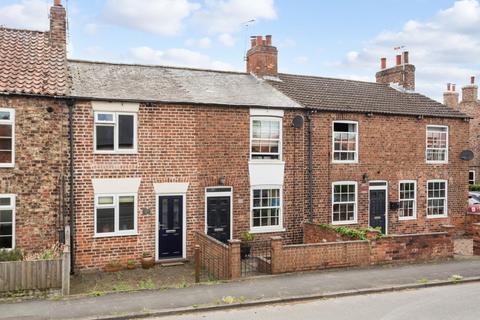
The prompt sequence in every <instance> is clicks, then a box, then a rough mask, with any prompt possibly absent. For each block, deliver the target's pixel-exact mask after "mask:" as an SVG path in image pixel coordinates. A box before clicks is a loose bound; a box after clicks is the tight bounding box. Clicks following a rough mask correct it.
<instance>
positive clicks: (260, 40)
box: [257, 36, 263, 46]
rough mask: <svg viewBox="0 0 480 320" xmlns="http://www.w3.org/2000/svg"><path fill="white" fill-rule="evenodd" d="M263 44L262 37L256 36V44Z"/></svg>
mask: <svg viewBox="0 0 480 320" xmlns="http://www.w3.org/2000/svg"><path fill="white" fill-rule="evenodd" d="M262 44H263V37H262V36H257V46H260V45H262Z"/></svg>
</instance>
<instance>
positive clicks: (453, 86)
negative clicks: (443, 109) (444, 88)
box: [452, 83, 457, 92]
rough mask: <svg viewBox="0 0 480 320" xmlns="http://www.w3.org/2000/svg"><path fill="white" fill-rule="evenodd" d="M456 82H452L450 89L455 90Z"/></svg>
mask: <svg viewBox="0 0 480 320" xmlns="http://www.w3.org/2000/svg"><path fill="white" fill-rule="evenodd" d="M456 86H457V85H456V84H455V83H452V91H453V92H455V89H456Z"/></svg>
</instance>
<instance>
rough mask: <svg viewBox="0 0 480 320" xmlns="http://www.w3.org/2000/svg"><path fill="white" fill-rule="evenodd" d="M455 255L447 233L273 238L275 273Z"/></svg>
mask: <svg viewBox="0 0 480 320" xmlns="http://www.w3.org/2000/svg"><path fill="white" fill-rule="evenodd" d="M451 257H453V239H452V236H451V234H449V233H448V232H438V233H428V234H411V235H400V236H387V237H382V238H380V239H376V240H358V241H342V242H325V243H310V244H302V245H284V244H282V238H281V237H272V273H273V274H275V273H284V272H298V271H309V270H318V269H327V268H336V267H351V266H364V265H368V264H386V263H395V262H414V261H415V262H417V261H429V260H437V259H445V258H451Z"/></svg>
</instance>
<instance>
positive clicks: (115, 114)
mask: <svg viewBox="0 0 480 320" xmlns="http://www.w3.org/2000/svg"><path fill="white" fill-rule="evenodd" d="M99 114H111V115H113V121H100V120H97V119H98V115H99ZM121 115H127V116H133V149H123V148H119V146H118V135H119V132H118V118H119V116H121ZM137 117H138V114H137V113H136V112H112V111H95V112H94V121H93V131H94V132H93V151H94V153H99V154H112V153H115V154H131V153H137V152H138V133H137V131H138V119H137ZM97 124H98V125H103V126H105V125H111V126H113V150H97Z"/></svg>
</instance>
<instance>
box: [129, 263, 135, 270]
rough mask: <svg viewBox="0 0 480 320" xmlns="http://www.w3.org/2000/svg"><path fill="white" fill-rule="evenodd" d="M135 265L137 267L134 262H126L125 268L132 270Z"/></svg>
mask: <svg viewBox="0 0 480 320" xmlns="http://www.w3.org/2000/svg"><path fill="white" fill-rule="evenodd" d="M136 267H137V266H136V265H134V264H127V269H128V270H133V269H135V268H136Z"/></svg>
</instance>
